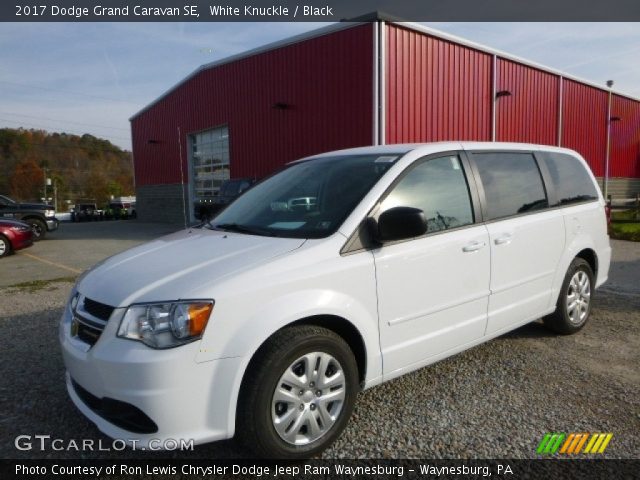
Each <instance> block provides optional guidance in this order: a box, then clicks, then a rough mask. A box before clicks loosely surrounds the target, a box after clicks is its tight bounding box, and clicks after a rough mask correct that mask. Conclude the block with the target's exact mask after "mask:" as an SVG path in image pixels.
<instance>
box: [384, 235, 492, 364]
mask: <svg viewBox="0 0 640 480" xmlns="http://www.w3.org/2000/svg"><path fill="white" fill-rule="evenodd" d="M473 243H478V244H484V247H481V248H480V249H479V250H476V251H473V252H464V251H463V248H464V247H465V246H467V245H471V244H473ZM374 255H375V260H376V274H377V288H378V311H379V315H380V319H379V321H380V344H381V348H382V356H383V358H384V365H385V377H386V376H388V375H391V376H395V374H396V373H397V371H406V370H407V369H408V368H409V367H410V366H411V365H414V364H419V363H424V362H425V361H426V360H428V359H429V358H430V357H433V356H435V355H437V354H439V353H442V352H446V351H447V350H450V349H451V348H454V347H455V346H456V345H458V344H460V343H468V342H472V341H474V340H476V339H478V338H481V337H482V336H483V335H484V331H485V328H486V322H487V303H488V299H489V271H490V269H489V260H490V255H489V236H488V234H487V229H486V227H485V226H484V225H479V226H475V227H472V228H463V229H460V230H457V231H452V232H449V233H442V234H440V235H433V236H427V237H425V238H421V239H417V240H412V241H409V242H401V243H398V244H395V245H390V246H386V247H382V248H380V249H378V250H376V251H374Z"/></svg>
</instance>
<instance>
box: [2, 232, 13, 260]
mask: <svg viewBox="0 0 640 480" xmlns="http://www.w3.org/2000/svg"><path fill="white" fill-rule="evenodd" d="M10 253H11V244H10V243H9V240H7V239H6V238H5V237H4V236H2V235H0V258H2V257H4V256H6V255H9V254H10Z"/></svg>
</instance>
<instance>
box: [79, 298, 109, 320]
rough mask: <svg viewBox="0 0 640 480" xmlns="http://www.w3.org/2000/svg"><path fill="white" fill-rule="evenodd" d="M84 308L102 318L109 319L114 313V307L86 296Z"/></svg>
mask: <svg viewBox="0 0 640 480" xmlns="http://www.w3.org/2000/svg"><path fill="white" fill-rule="evenodd" d="M84 310H85V312H87V313H90V314H91V315H93V316H94V317H96V318H99V319H100V320H104V321H107V320H109V317H110V316H111V314H112V313H113V310H114V307H112V306H110V305H105V304H104V303H100V302H96V301H95V300H91V299H90V298H86V297H85V299H84Z"/></svg>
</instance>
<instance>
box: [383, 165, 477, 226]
mask: <svg viewBox="0 0 640 480" xmlns="http://www.w3.org/2000/svg"><path fill="white" fill-rule="evenodd" d="M399 206H403V207H414V208H419V209H420V210H422V211H423V212H424V216H425V218H426V219H427V226H428V230H427V232H428V233H433V232H439V231H442V230H449V229H452V228H457V227H462V226H465V225H470V224H472V223H473V209H472V207H471V199H470V197H469V188H468V186H467V180H466V178H465V175H464V171H463V169H462V164H461V162H460V159H459V158H458V156H457V155H448V156H445V157H439V158H434V159H430V160H428V161H425V162H422V163H420V164H418V165H417V166H416V167H414V168H413V169H412V170H411V171H409V172H408V173H407V174H406V175H405V176H404V177H403V178H402V179H401V180H400V182H399V183H398V184H397V185H396V186H395V187H394V188H393V190H392V191H391V192H390V193H389V194H388V195H387V197H386V198H385V199H384V200H383V201H382V205H381V209H380V212H384V211H386V210H389V209H390V208H394V207H399Z"/></svg>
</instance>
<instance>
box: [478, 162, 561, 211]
mask: <svg viewBox="0 0 640 480" xmlns="http://www.w3.org/2000/svg"><path fill="white" fill-rule="evenodd" d="M473 159H474V161H475V164H476V166H477V168H478V173H479V174H480V179H481V180H482V186H483V188H484V194H485V203H486V205H485V207H486V208H485V209H486V212H485V213H486V217H487V218H486V219H487V220H495V219H498V218H504V217H511V216H513V215H522V214H526V213H530V212H532V211H536V210H542V209H545V208H547V207H548V206H549V202H548V201H547V195H546V192H545V189H544V184H543V183H542V176H541V175H540V170H539V169H538V164H537V163H536V160H535V158H534V157H533V155H532V154H531V153H521V152H491V153H484V152H482V153H474V154H473Z"/></svg>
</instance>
